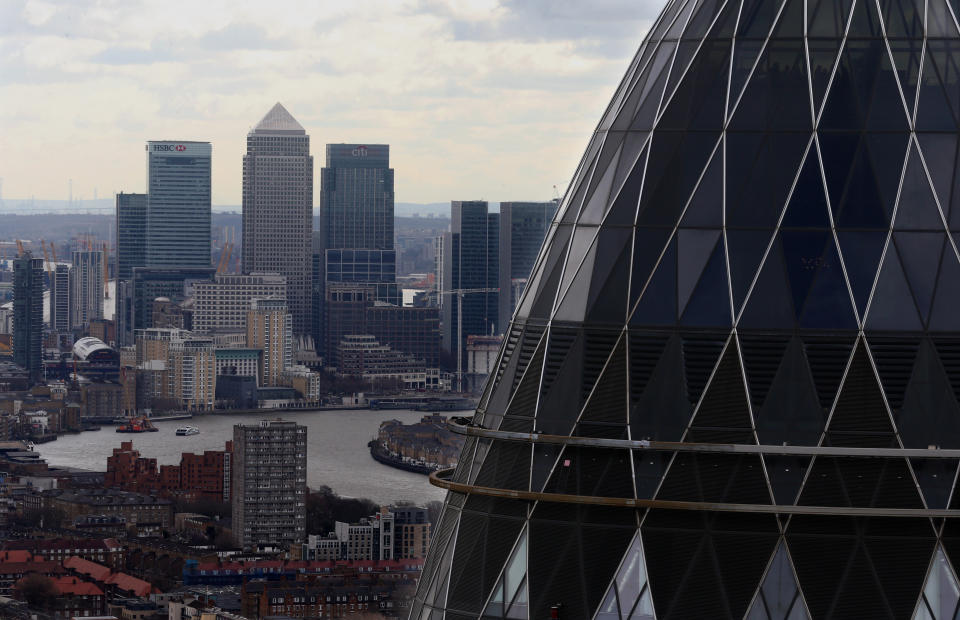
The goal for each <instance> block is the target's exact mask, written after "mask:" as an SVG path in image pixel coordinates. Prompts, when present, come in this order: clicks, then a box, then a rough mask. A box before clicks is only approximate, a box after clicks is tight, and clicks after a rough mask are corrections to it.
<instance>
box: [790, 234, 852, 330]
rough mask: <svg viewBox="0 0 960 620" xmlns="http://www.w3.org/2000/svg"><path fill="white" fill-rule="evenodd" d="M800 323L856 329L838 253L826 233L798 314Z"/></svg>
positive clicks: (829, 327) (825, 327) (805, 326)
mask: <svg viewBox="0 0 960 620" xmlns="http://www.w3.org/2000/svg"><path fill="white" fill-rule="evenodd" d="M800 327H804V328H812V329H856V328H857V327H858V324H857V316H856V314H855V313H854V310H853V304H852V302H851V300H850V291H849V289H848V288H847V281H846V278H844V275H843V267H842V265H841V264H840V255H839V252H838V251H837V248H836V246H835V245H834V242H833V236H832V235H831V236H829V237H828V241H827V248H826V250H825V251H824V253H823V256H822V257H821V258H820V260H819V261H818V262H817V273H816V277H815V278H814V280H813V285H812V286H811V287H810V294H809V295H807V301H806V304H805V305H804V307H803V311H802V313H801V314H800Z"/></svg>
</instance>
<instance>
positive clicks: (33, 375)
mask: <svg viewBox="0 0 960 620" xmlns="http://www.w3.org/2000/svg"><path fill="white" fill-rule="evenodd" d="M13 362H14V363H15V364H17V365H18V366H20V367H22V368H23V369H24V370H26V371H27V373H28V375H29V380H30V383H38V382H39V381H40V378H41V376H42V374H43V259H40V258H33V255H31V254H30V252H25V253H24V254H22V255H21V256H20V257H18V258H16V259H15V260H14V261H13Z"/></svg>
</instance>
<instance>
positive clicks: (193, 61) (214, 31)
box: [0, 0, 655, 204]
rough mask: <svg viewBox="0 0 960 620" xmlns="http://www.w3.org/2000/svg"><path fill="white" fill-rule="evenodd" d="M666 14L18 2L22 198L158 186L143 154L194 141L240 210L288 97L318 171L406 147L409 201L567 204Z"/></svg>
mask: <svg viewBox="0 0 960 620" xmlns="http://www.w3.org/2000/svg"><path fill="white" fill-rule="evenodd" d="M652 4H654V3H653V2H652V1H644V2H640V3H634V2H626V0H602V1H600V0H597V1H596V2H592V3H589V5H588V4H586V3H580V2H574V1H573V0H557V1H555V2H547V1H546V0H535V1H534V0H530V1H514V0H407V1H405V2H402V3H398V2H392V1H390V0H357V1H355V2H352V3H346V4H345V3H341V2H313V1H310V0H296V1H295V0H291V1H289V2H284V1H281V0H276V1H274V2H271V3H263V2H260V1H255V0H238V1H230V0H209V1H208V2H204V3H196V2H186V1H181V0H177V1H170V2H163V3H159V2H148V1H146V0H141V1H139V2H137V1H133V0H101V1H98V2H95V1H94V0H74V1H72V2H70V3H62V4H49V3H41V2H34V1H29V2H19V3H18V2H16V0H10V1H9V3H3V8H2V10H0V98H2V101H3V102H4V104H3V106H0V131H2V132H3V135H4V142H5V144H15V145H17V146H16V148H13V149H11V148H5V149H2V150H0V176H2V177H3V178H4V194H5V195H6V196H7V197H21V196H22V197H26V196H31V195H34V196H37V197H38V198H39V197H48V198H57V197H62V196H64V195H65V193H66V192H65V188H66V186H67V180H68V179H71V178H72V179H73V186H74V194H75V195H85V196H88V197H89V196H91V195H92V193H93V188H95V187H96V188H98V192H99V194H100V195H101V196H104V195H109V194H110V193H111V192H114V191H119V190H124V191H142V189H143V186H144V172H145V170H144V160H143V143H144V142H145V141H146V140H148V139H165V138H184V139H203V140H211V141H212V142H213V143H214V171H213V174H214V201H215V202H216V203H219V204H238V203H239V201H240V172H241V171H240V158H241V157H242V153H243V148H244V138H245V134H246V131H247V130H248V129H249V128H250V127H251V126H252V125H253V124H255V123H256V122H257V121H258V120H259V118H260V117H261V116H262V115H263V114H264V113H265V112H266V111H267V110H268V109H269V108H270V106H271V105H272V104H273V103H274V102H275V101H282V102H283V103H284V105H286V106H287V108H288V109H289V110H290V111H291V112H292V113H293V114H294V116H296V117H297V118H298V120H300V122H301V123H302V124H303V125H304V126H305V127H306V128H307V130H308V132H309V133H310V134H311V139H312V141H313V152H314V157H315V161H316V164H317V166H318V167H319V166H321V165H322V160H323V145H324V144H325V143H327V142H352V141H356V142H386V143H390V144H391V145H392V151H393V165H394V168H395V169H396V171H397V173H396V176H397V197H398V200H402V201H406V202H440V201H446V200H451V199H464V198H471V197H479V196H483V197H486V198H488V199H490V200H508V199H535V198H545V197H549V196H550V195H552V189H551V187H552V185H553V184H557V185H560V186H561V190H562V189H563V186H564V185H565V184H566V183H567V182H568V180H569V176H570V175H571V174H572V172H573V168H574V166H575V165H576V163H577V160H578V159H579V157H580V154H581V152H582V149H583V148H584V146H585V144H586V142H587V138H588V136H589V134H590V132H591V131H592V129H593V127H594V125H595V123H596V121H597V120H598V118H599V116H600V114H601V113H602V111H603V108H604V106H605V104H606V102H607V100H608V99H609V97H610V96H611V95H612V93H613V90H614V88H615V87H616V84H617V82H618V80H619V78H620V77H621V74H622V72H623V71H624V70H625V69H626V67H627V65H628V62H629V59H630V56H631V55H632V53H633V51H634V49H635V48H636V46H637V45H639V42H640V40H641V39H642V36H643V34H644V32H645V30H646V28H647V27H648V26H649V23H650V22H651V21H652V19H653V18H654V17H655V14H654V9H653V8H652ZM588 6H589V7H590V8H589V9H587V8H585V7H588ZM317 178H318V179H319V175H318V176H317Z"/></svg>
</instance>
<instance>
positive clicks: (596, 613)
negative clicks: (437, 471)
mask: <svg viewBox="0 0 960 620" xmlns="http://www.w3.org/2000/svg"><path fill="white" fill-rule="evenodd" d="M958 8H960V7H958V6H957V2H956V0H950V1H949V2H948V1H947V0H926V1H924V0H806V1H804V0H726V1H724V0H675V1H671V2H669V3H668V4H667V6H666V8H665V9H664V11H663V13H662V14H661V15H660V17H659V18H658V20H657V21H656V23H655V25H654V27H653V28H652V29H651V31H650V33H649V34H648V36H647V38H646V39H645V40H644V42H643V44H642V45H641V47H640V50H639V51H638V52H637V54H636V56H635V57H634V59H633V61H632V63H631V65H630V68H629V70H628V71H627V74H626V76H625V77H624V79H623V81H622V82H621V84H620V86H619V87H618V89H617V91H616V93H615V95H614V97H613V100H612V101H611V103H610V105H609V107H608V109H607V111H606V113H605V114H604V117H603V119H602V120H601V121H600V124H599V126H598V127H597V130H596V131H595V133H594V134H593V136H592V137H591V139H590V143H589V146H588V147H587V150H586V153H585V154H584V157H583V160H582V162H581V164H580V167H579V170H578V172H577V174H576V176H575V178H574V180H573V182H572V183H571V185H570V187H569V190H568V191H567V193H566V196H565V197H564V199H563V202H562V204H561V206H560V209H559V210H558V213H557V216H556V219H555V221H554V223H553V225H552V228H551V231H550V233H549V234H548V236H547V240H546V242H545V244H544V247H543V249H542V250H541V254H540V257H539V259H538V261H537V264H536V266H535V268H534V270H533V273H532V274H531V277H530V280H529V284H528V287H527V290H526V291H525V293H524V296H523V298H522V300H521V303H520V305H519V308H518V310H517V313H516V315H515V316H514V319H513V322H512V324H511V327H510V331H509V333H508V334H507V335H506V338H505V343H504V346H503V350H502V352H501V358H500V361H499V367H498V370H497V372H496V373H494V375H493V376H492V377H491V379H490V382H489V383H488V385H487V388H486V391H485V393H484V395H483V398H482V399H481V402H480V405H479V408H478V410H477V412H476V415H475V417H474V418H473V420H472V422H471V423H470V424H462V425H458V426H457V430H458V432H461V433H464V434H466V435H467V436H468V438H467V442H466V446H465V448H464V452H463V455H462V458H461V460H460V464H459V466H458V467H457V469H456V471H454V472H447V473H446V474H444V475H441V476H439V477H437V479H436V481H435V482H436V483H437V484H439V485H440V486H445V487H446V488H448V489H450V492H449V494H448V498H447V502H446V505H445V510H444V514H443V517H442V519H441V521H440V523H439V525H438V527H437V530H436V532H435V536H434V541H433V544H432V548H431V551H430V556H429V558H428V561H427V565H426V567H425V570H424V573H423V577H422V579H421V582H420V586H419V590H418V592H417V597H416V600H415V602H414V606H413V610H412V614H411V617H412V618H431V619H432V618H441V617H442V618H447V619H452V618H474V617H478V616H483V617H495V618H504V617H506V618H548V617H550V613H551V612H550V608H551V607H552V606H555V605H559V606H560V607H559V609H560V611H559V613H560V618H563V619H567V618H577V619H579V618H598V619H604V620H614V619H616V620H627V619H628V618H654V617H656V618H695V617H711V618H744V617H748V618H771V619H772V618H806V617H814V618H825V617H837V618H846V617H854V616H855V617H871V618H888V617H890V618H894V617H895V618H904V617H912V616H916V617H923V618H930V617H933V618H938V619H939V618H953V617H955V613H956V612H957V606H958V601H960V586H958V580H957V571H956V568H955V567H957V568H960V527H958V518H960V510H957V508H960V494H957V493H956V492H955V490H954V488H955V481H956V479H957V468H958V463H960V405H958V396H960V253H958V244H960V236H958V233H960V175H958V174H957V169H958V160H957V147H958V140H957V139H958V123H960V30H958V23H957V17H958V16H960V15H958Z"/></svg>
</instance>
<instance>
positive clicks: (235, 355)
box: [214, 343, 263, 382]
mask: <svg viewBox="0 0 960 620" xmlns="http://www.w3.org/2000/svg"><path fill="white" fill-rule="evenodd" d="M214 344H216V343H214ZM262 355H263V350H262V349H224V348H220V347H217V348H216V360H217V377H218V378H219V377H222V376H224V375H229V376H239V377H253V378H254V380H255V381H257V382H259V376H260V370H261V369H262V366H261V362H260V357H261V356H262Z"/></svg>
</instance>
